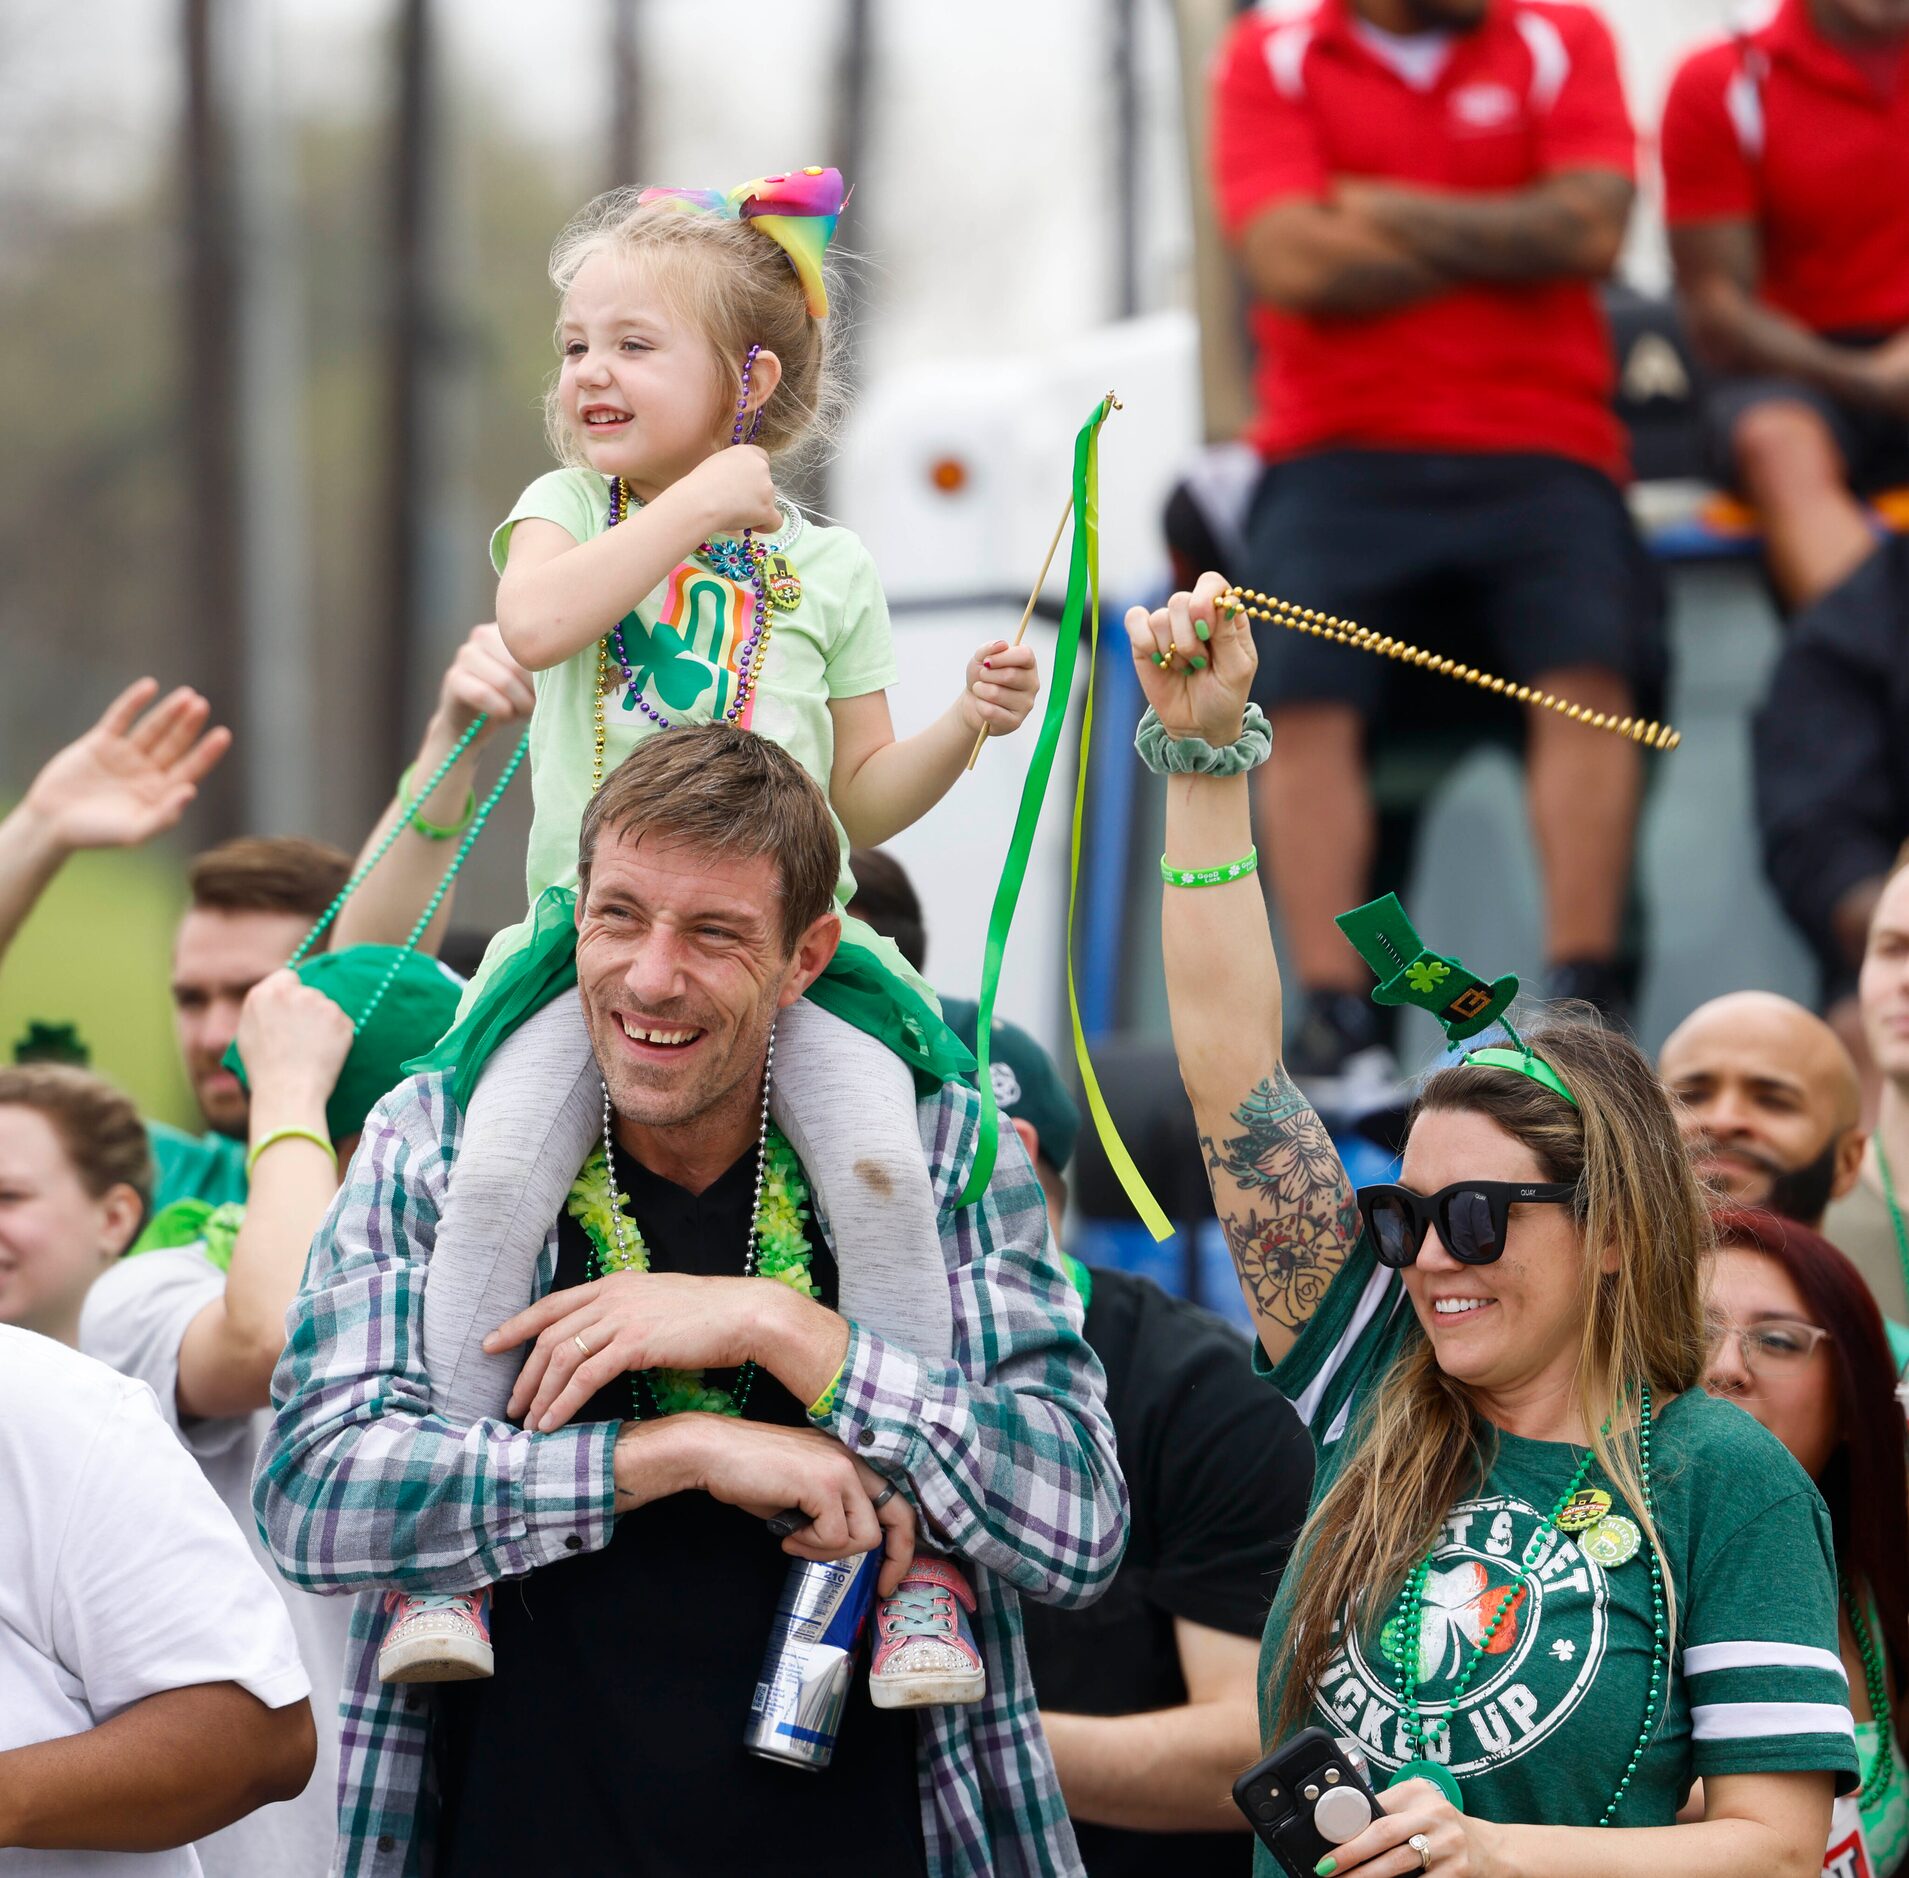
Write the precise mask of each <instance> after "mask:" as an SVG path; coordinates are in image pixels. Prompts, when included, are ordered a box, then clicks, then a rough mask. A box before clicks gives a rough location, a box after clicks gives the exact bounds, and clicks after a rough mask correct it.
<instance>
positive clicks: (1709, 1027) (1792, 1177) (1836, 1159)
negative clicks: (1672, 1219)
mask: <svg viewBox="0 0 1909 1878" xmlns="http://www.w3.org/2000/svg"><path fill="white" fill-rule="evenodd" d="M1657 1067H1658V1069H1659V1071H1660V1072H1661V1073H1662V1075H1663V1078H1664V1081H1665V1083H1666V1084H1667V1085H1668V1086H1669V1088H1670V1092H1671V1093H1672V1094H1673V1095H1674V1096H1676V1097H1677V1099H1678V1100H1679V1102H1681V1103H1682V1104H1683V1111H1682V1116H1681V1123H1682V1127H1683V1132H1684V1140H1685V1141H1686V1142H1687V1143H1688V1144H1689V1147H1690V1152H1691V1155H1692V1158H1693V1159H1694V1160H1695V1161H1696V1164H1697V1173H1698V1176H1699V1178H1701V1179H1702V1180H1704V1181H1705V1182H1707V1183H1708V1184H1709V1185H1711V1186H1712V1187H1717V1188H1721V1189H1722V1190H1723V1192H1725V1193H1727V1194H1728V1195H1729V1196H1730V1198H1731V1199H1732V1200H1734V1201H1736V1202H1738V1203H1739V1204H1741V1205H1745V1206H1767V1207H1769V1208H1770V1209H1771V1210H1772V1211H1774V1212H1778V1213H1782V1214H1784V1215H1786V1216H1787V1217H1788V1218H1790V1219H1795V1220H1800V1221H1802V1223H1803V1224H1804V1225H1806V1226H1811V1227H1819V1226H1821V1224H1822V1221H1823V1214H1824V1211H1825V1209H1826V1208H1827V1207H1828V1206H1829V1203H1830V1201H1831V1200H1833V1199H1838V1198H1840V1197H1841V1196H1842V1195H1843V1194H1845V1193H1847V1192H1848V1191H1849V1189H1850V1188H1851V1186H1852V1185H1854V1184H1855V1180H1856V1172H1857V1169H1858V1168H1859V1167H1860V1165H1861V1164H1862V1158H1863V1131H1862V1126H1861V1115H1860V1094H1859V1089H1858V1084H1857V1080H1856V1066H1855V1064H1854V1063H1852V1062H1851V1061H1850V1056H1849V1052H1848V1051H1847V1050H1846V1049H1844V1048H1843V1045H1842V1043H1841V1041H1840V1040H1839V1039H1838V1037H1837V1035H1836V1033H1835V1032H1834V1031H1833V1030H1831V1029H1830V1027H1829V1026H1828V1025H1827V1024H1826V1023H1824V1022H1823V1020H1822V1019H1821V1018H1820V1017H1818V1016H1816V1015H1815V1014H1814V1013H1813V1012H1811V1011H1806V1010H1805V1009H1804V1008H1803V1006H1802V1005H1800V1004H1795V1003H1792V1002H1791V1000H1790V999H1788V998H1781V997H1778V996H1777V995H1776V994H1775V993H1774V992H1770V991H1732V992H1730V993H1728V994H1727V995H1725V996H1724V997H1721V998H1712V999H1711V1000H1710V1002H1709V1003H1708V1004H1700V1005H1699V1006H1698V1007H1697V1008H1696V1009H1695V1010H1694V1011H1692V1012H1691V1014H1690V1015H1689V1016H1688V1017H1686V1018H1685V1019H1684V1021H1683V1022H1682V1023H1681V1024H1679V1025H1678V1026H1677V1028H1676V1029H1675V1030H1674V1031H1672V1032H1671V1034H1670V1036H1669V1037H1668V1038H1666V1039H1665V1042H1664V1047H1663V1050H1662V1051H1661V1052H1660V1053H1659V1056H1658V1059H1657Z"/></svg>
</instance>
